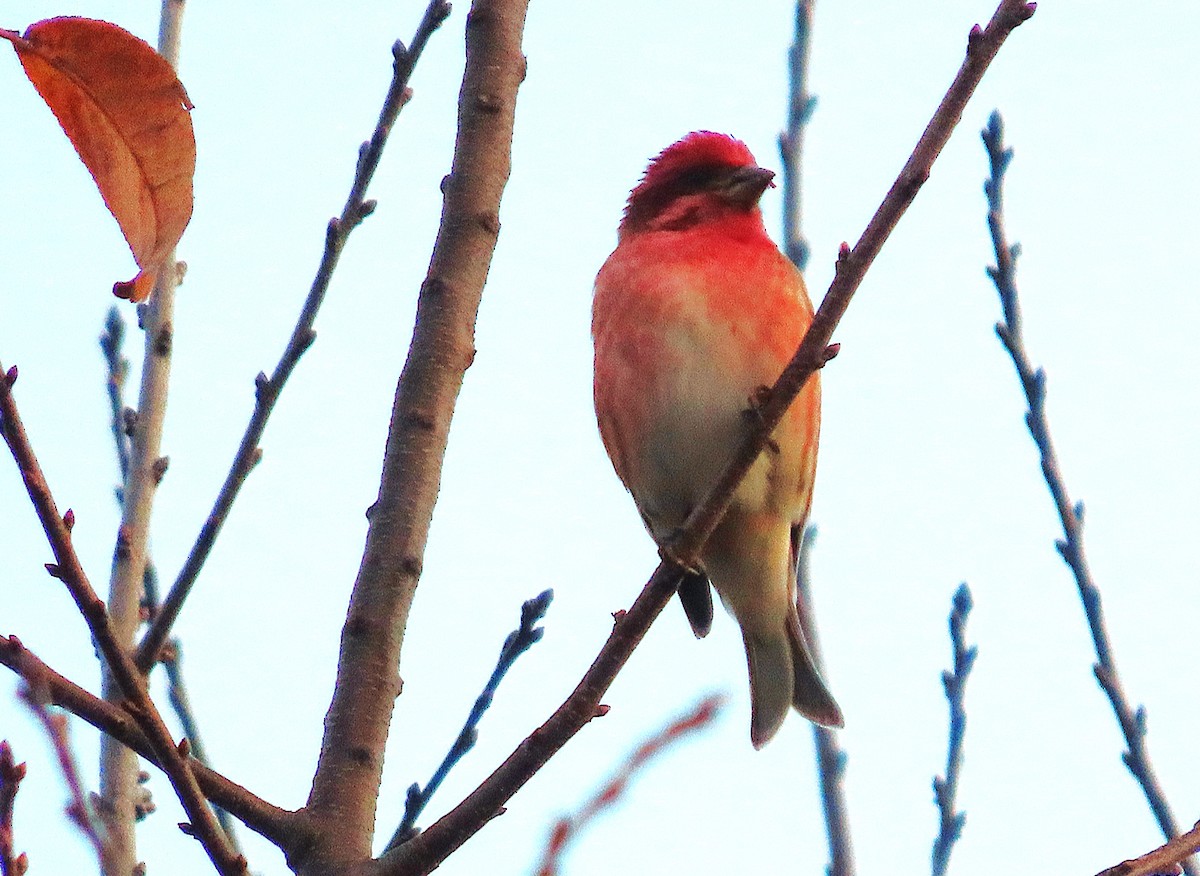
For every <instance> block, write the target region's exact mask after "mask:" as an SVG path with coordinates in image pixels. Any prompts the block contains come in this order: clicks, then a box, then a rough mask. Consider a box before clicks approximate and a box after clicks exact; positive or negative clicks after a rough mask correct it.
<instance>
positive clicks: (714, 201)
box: [620, 131, 775, 235]
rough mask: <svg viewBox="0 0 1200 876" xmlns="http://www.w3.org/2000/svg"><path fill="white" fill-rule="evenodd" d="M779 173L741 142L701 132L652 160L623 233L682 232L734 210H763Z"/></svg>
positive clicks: (627, 209)
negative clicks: (762, 202)
mask: <svg viewBox="0 0 1200 876" xmlns="http://www.w3.org/2000/svg"><path fill="white" fill-rule="evenodd" d="M774 177H775V174H774V172H772V171H770V170H767V169H766V168H762V167H759V166H758V163H757V162H755V160H754V156H753V155H751V154H750V150H749V149H748V148H746V144H745V143H743V142H742V141H741V140H738V139H735V138H733V137H730V136H728V135H727V134H716V133H713V132H712V131H696V132H694V133H691V134H688V135H687V136H686V137H684V138H683V139H682V140H679V141H678V142H676V143H673V144H671V145H670V146H668V147H667V148H666V149H664V150H663V151H662V152H661V153H660V154H659V155H658V156H657V157H656V158H654V159H653V160H652V161H651V162H650V166H649V167H647V168H646V173H645V174H644V175H643V176H642V179H641V182H639V183H638V184H637V186H636V187H635V188H634V190H633V191H632V192H631V193H630V195H629V203H628V205H627V206H626V207H625V215H624V217H623V218H622V220H621V228H620V233H621V234H622V235H624V234H626V233H630V232H637V231H646V230H659V229H661V230H672V229H676V230H678V229H682V228H687V227H690V226H692V225H695V224H698V223H700V222H704V221H708V220H712V219H718V218H723V217H726V216H728V215H730V214H737V213H742V214H750V213H757V211H758V200H759V198H761V197H762V193H763V192H764V191H766V190H767V188H768V187H770V186H772V185H774V183H773V182H772V180H773V179H774Z"/></svg>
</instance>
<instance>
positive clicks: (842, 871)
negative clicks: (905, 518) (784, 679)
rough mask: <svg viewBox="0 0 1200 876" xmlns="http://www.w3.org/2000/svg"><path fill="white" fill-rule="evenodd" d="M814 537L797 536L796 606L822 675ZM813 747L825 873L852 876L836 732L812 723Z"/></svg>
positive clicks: (809, 533) (810, 531)
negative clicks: (814, 591) (826, 849)
mask: <svg viewBox="0 0 1200 876" xmlns="http://www.w3.org/2000/svg"><path fill="white" fill-rule="evenodd" d="M816 539H817V528H816V527H815V526H809V527H807V528H806V529H805V530H804V536H803V537H802V538H801V539H800V557H799V562H798V563H797V564H796V608H797V611H798V612H799V614H800V622H801V627H802V628H803V630H804V636H805V638H806V639H807V640H808V646H809V648H810V649H811V651H812V655H813V660H814V662H815V663H816V664H817V671H818V672H820V673H821V675H822V677H826V678H827V677H828V676H826V675H825V660H824V657H823V656H822V654H821V641H820V637H819V635H818V631H817V622H816V618H815V616H814V613H813V610H812V586H811V582H812V575H811V573H810V570H809V559H810V557H811V554H812V546H813V544H814V542H815V541H816ZM812 733H813V747H814V748H815V749H816V754H817V777H818V780H819V781H820V783H821V809H822V811H823V812H824V814H825V835H826V838H827V840H828V843H829V866H827V867H826V868H825V872H826V874H827V876H854V872H855V868H854V844H853V842H852V841H851V838H850V815H849V812H848V811H847V808H846V785H845V783H844V781H843V779H844V778H845V775H846V752H845V751H844V750H843V749H842V747H841V745H840V744H839V743H838V731H837V730H835V729H833V728H832V727H822V726H821V725H820V724H813V726H812Z"/></svg>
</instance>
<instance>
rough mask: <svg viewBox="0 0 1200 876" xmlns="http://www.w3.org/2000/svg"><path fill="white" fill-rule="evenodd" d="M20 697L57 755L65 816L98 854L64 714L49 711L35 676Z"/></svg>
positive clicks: (97, 837)
mask: <svg viewBox="0 0 1200 876" xmlns="http://www.w3.org/2000/svg"><path fill="white" fill-rule="evenodd" d="M20 695H21V698H22V699H23V700H24V701H25V704H26V705H28V706H29V708H30V710H31V711H32V712H33V714H34V716H35V717H36V718H37V719H38V721H39V722H41V725H42V727H43V728H44V729H45V731H46V735H47V736H48V737H49V739H50V744H51V746H52V747H53V748H54V754H55V756H56V757H57V758H58V766H59V769H61V770H62V774H63V779H64V780H65V781H66V783H67V790H68V791H70V792H71V802H70V803H68V804H67V817H68V818H70V819H71V821H72V822H73V823H74V824H75V826H76V827H78V828H79V829H80V830H81V831H82V832H83V835H84V836H85V837H87V840H88V842H90V843H91V844H92V848H94V849H95V850H96V854H97V855H98V856H100V855H103V852H104V843H103V842H102V841H101V839H100V831H99V829H98V828H99V827H100V825H99V824H98V820H97V818H96V817H95V813H93V811H92V808H91V807H90V806H88V801H87V795H86V794H85V793H84V791H83V779H81V778H80V776H79V764H78V762H77V761H76V759H75V752H74V751H73V750H72V748H71V740H70V737H69V736H68V732H67V716H66V715H64V714H62V713H61V712H59V713H56V714H52V713H51V712H50V709H49V708H48V702H47V701H48V699H49V695H48V694H47V692H46V689H45V686H44V685H41V684H39V683H38V682H37V680H30V679H28V678H27V679H25V687H24V689H23V690H22V691H21V694H20Z"/></svg>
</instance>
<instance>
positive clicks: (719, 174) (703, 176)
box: [674, 164, 729, 193]
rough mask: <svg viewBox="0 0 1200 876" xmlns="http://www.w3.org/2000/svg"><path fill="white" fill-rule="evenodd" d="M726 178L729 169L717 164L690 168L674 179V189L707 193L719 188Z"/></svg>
mask: <svg viewBox="0 0 1200 876" xmlns="http://www.w3.org/2000/svg"><path fill="white" fill-rule="evenodd" d="M728 176H729V168H728V167H725V166H723V165H719V164H709V165H703V166H701V167H691V168H688V169H687V170H685V171H684V172H683V173H681V174H680V175H679V176H678V177H677V178H676V181H675V186H674V188H676V189H677V190H678V191H683V192H688V193H699V192H707V191H711V190H713V189H716V188H719V187H720V186H721V185H722V184H723V182H724V181H725V180H726V179H727V178H728Z"/></svg>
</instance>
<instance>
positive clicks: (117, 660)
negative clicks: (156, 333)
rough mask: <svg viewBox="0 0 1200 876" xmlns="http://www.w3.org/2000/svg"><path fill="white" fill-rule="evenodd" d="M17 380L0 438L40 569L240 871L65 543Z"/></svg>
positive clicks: (210, 849)
mask: <svg viewBox="0 0 1200 876" xmlns="http://www.w3.org/2000/svg"><path fill="white" fill-rule="evenodd" d="M16 379H17V369H16V368H15V367H14V368H10V369H9V370H8V372H7V373H4V374H3V375H0V437H3V438H4V441H5V443H6V444H7V445H8V448H9V450H10V451H11V452H12V455H13V459H15V460H16V463H17V468H18V469H19V470H20V472H21V479H22V480H23V481H24V482H25V489H26V491H27V492H28V493H29V498H30V499H31V500H32V501H33V506H34V509H35V510H36V511H37V515H38V519H39V520H40V521H41V524H42V529H44V530H45V532H46V538H47V540H48V541H49V542H50V547H51V549H52V550H53V552H54V558H55V561H56V562H55V563H50V564H47V566H46V570H47V571H48V572H49V573H50V574H51V575H53V576H54V577H56V578H58V579H59V580H61V581H62V582H63V584H65V585H66V587H67V590H68V592H69V593H70V594H71V598H72V599H74V600H75V605H76V606H77V607H78V608H79V612H80V614H82V615H83V618H84V620H85V621H87V625H88V628H89V629H90V630H91V633H92V640H93V641H94V642H95V644H96V647H97V649H98V650H99V652H100V654H101V656H102V657H103V659H104V663H105V665H106V667H107V668H108V672H109V673H110V674H111V677H112V679H113V683H114V685H115V687H116V689H117V690H118V691H119V692H120V695H121V696H122V697H123V698H124V700H125V703H124V708H125V709H127V710H128V711H129V712H130V714H131V715H132V716H133V718H134V720H135V721H136V722H137V723H138V725H139V727H140V728H141V729H142V731H143V732H144V733H145V734H146V739H147V741H148V742H149V745H150V747H151V749H152V750H153V752H154V754H155V756H156V759H157V760H158V762H159V763H160V764H162V767H163V770H164V771H165V772H166V774H167V776H168V778H169V779H170V780H171V786H172V787H173V788H174V789H175V793H176V794H177V795H178V796H179V801H180V803H182V804H183V808H184V811H185V812H187V815H188V818H189V819H191V828H192V831H193V832H194V834H195V836H196V838H197V839H199V840H200V842H201V843H202V844H203V845H204V850H205V852H207V853H208V856H209V858H210V859H211V860H212V862H213V864H214V865H215V866H216V868H217V871H218V872H219V873H222V874H226V876H233V874H243V873H245V872H246V861H245V859H244V858H241V857H239V856H237V855H235V854H234V853H233V852H232V851H231V850H230V848H229V844H228V842H227V841H226V839H225V835H224V833H223V832H222V831H221V828H220V825H218V824H217V821H216V817H215V816H214V815H213V812H212V810H211V809H210V808H209V807H208V804H207V803H206V802H205V800H204V795H203V793H202V792H201V791H200V788H199V786H198V785H197V784H196V777H195V776H194V775H193V774H192V771H191V769H190V768H189V765H188V762H187V760H186V758H185V755H186V747H187V746H186V740H185V742H183V743H181V747H182V748H183V749H185V750H184V751H181V750H180V748H177V747H176V746H175V742H174V740H173V739H172V738H171V732H170V731H169V730H168V729H167V726H166V724H164V723H163V720H162V716H161V715H160V714H159V712H158V709H157V708H155V706H154V702H153V701H152V700H151V699H150V694H149V692H148V691H147V689H146V682H145V678H144V677H143V676H142V674H141V673H140V672H139V671H138V669H137V667H136V666H135V665H134V663H133V658H132V657H131V656H130V655H129V654H128V653H127V652H126V651H125V649H124V648H123V647H122V644H121V641H120V640H119V639H118V638H117V634H116V632H115V631H114V629H113V626H112V624H111V623H110V622H109V617H108V612H107V611H106V610H105V608H104V602H103V601H102V600H101V599H100V597H98V596H97V595H96V591H95V590H93V589H92V585H91V583H90V582H89V581H88V577H87V574H86V573H85V572H84V570H83V566H82V564H81V563H80V562H79V557H78V555H77V554H76V553H75V546H74V545H73V544H72V541H71V527H72V526H73V525H74V524H75V513H74V512H73V511H70V510H68V511H67V513H66V516H65V517H64V516H61V515H60V514H59V513H58V508H57V506H56V505H55V503H54V497H53V496H52V495H51V493H50V487H49V486H48V485H47V483H46V478H45V476H44V475H43V473H42V469H41V466H40V465H39V464H38V461H37V457H36V456H35V455H34V452H33V448H32V447H31V446H30V444H29V438H28V436H27V435H26V434H25V427H24V426H23V425H22V424H21V418H20V415H19V413H18V411H17V404H16V399H14V398H13V392H12V386H13V384H14V383H15V382H16Z"/></svg>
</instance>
